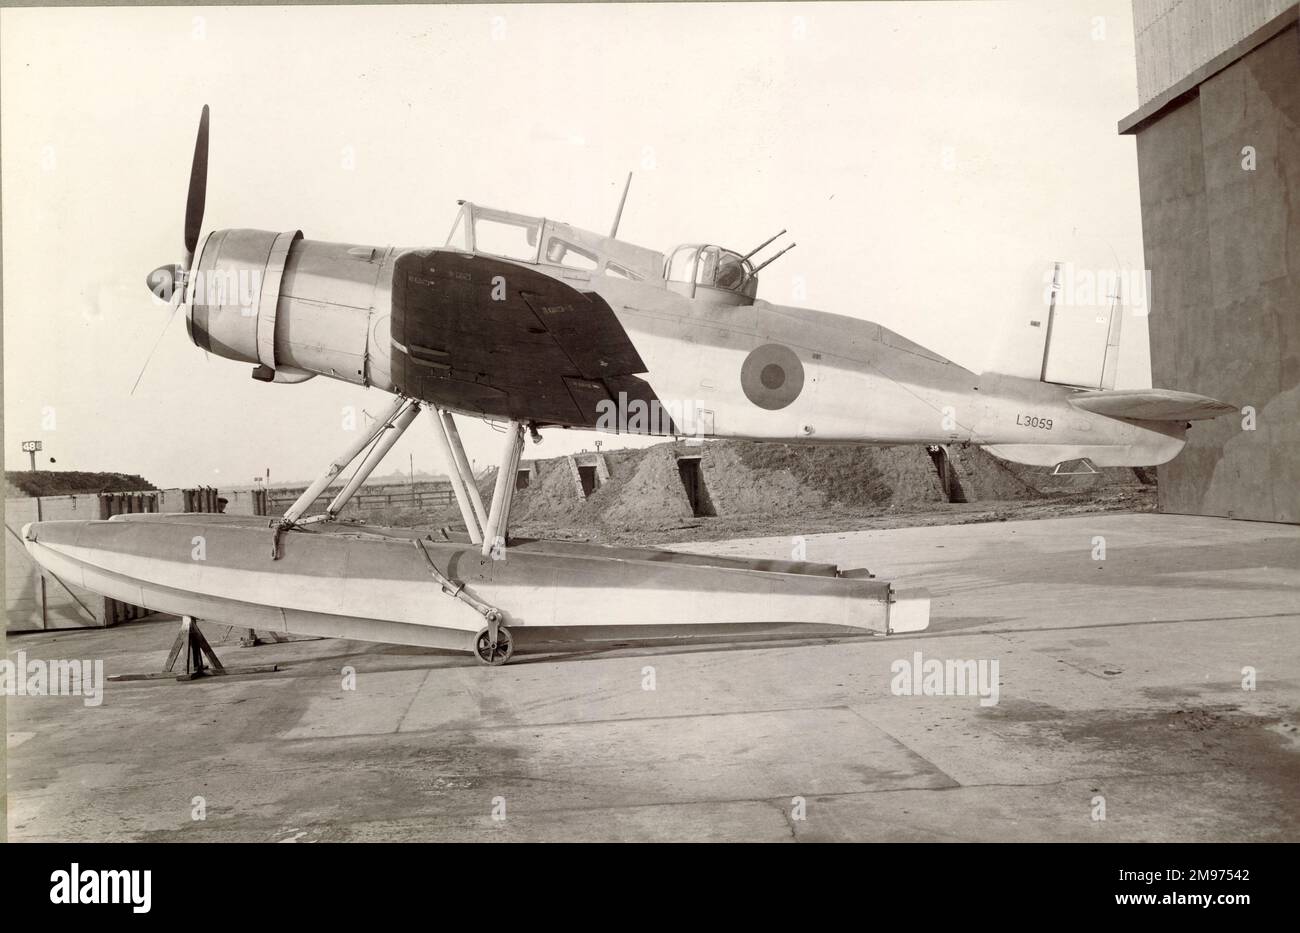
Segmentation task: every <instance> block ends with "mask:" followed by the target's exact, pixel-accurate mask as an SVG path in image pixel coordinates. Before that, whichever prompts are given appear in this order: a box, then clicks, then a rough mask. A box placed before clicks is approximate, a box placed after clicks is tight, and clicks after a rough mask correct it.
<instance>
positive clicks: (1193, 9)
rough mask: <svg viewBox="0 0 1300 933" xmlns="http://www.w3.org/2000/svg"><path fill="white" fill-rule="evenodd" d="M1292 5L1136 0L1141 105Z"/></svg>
mask: <svg viewBox="0 0 1300 933" xmlns="http://www.w3.org/2000/svg"><path fill="white" fill-rule="evenodd" d="M1292 6H1295V0H1133V33H1134V39H1135V42H1136V46H1137V81H1138V103H1139V105H1141V104H1145V103H1147V101H1149V100H1151V99H1152V98H1154V97H1157V96H1159V95H1160V94H1162V93H1163V92H1165V91H1167V90H1168V89H1169V88H1171V87H1173V85H1175V84H1177V83H1178V82H1179V81H1181V80H1182V79H1183V78H1185V77H1187V76H1188V75H1189V74H1191V73H1192V72H1193V71H1195V70H1196V69H1197V68H1199V67H1201V66H1202V65H1204V64H1205V63H1206V62H1208V61H1210V60H1211V59H1213V58H1214V57H1215V56H1216V55H1218V54H1220V53H1221V52H1226V51H1227V50H1228V49H1230V48H1232V46H1234V45H1235V44H1236V43H1238V42H1240V41H1241V40H1242V39H1244V38H1246V37H1247V36H1248V35H1250V34H1251V33H1252V32H1254V31H1255V30H1256V29H1258V28H1259V27H1261V26H1263V25H1264V24H1265V23H1267V22H1268V21H1269V20H1271V19H1272V18H1273V17H1275V16H1277V15H1278V14H1279V13H1281V12H1282V11H1283V10H1285V9H1287V8H1288V7H1292Z"/></svg>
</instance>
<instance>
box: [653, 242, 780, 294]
mask: <svg viewBox="0 0 1300 933" xmlns="http://www.w3.org/2000/svg"><path fill="white" fill-rule="evenodd" d="M664 278H666V279H667V280H668V287H669V288H671V289H672V290H673V291H675V292H679V293H681V294H684V295H688V296H690V297H691V298H697V297H706V296H707V297H709V298H714V299H723V300H728V299H729V300H730V301H732V302H735V303H737V304H748V303H749V302H751V301H753V300H754V295H755V293H756V292H757V291H758V277H757V276H756V275H755V274H754V267H753V265H752V264H751V263H750V262H749V260H748V259H746V258H745V257H743V256H741V255H740V253H737V252H735V251H734V250H729V249H724V248H723V247H721V246H709V245H707V244H705V245H693V244H687V245H685V246H679V247H677V248H676V249H674V250H673V251H672V252H671V253H669V255H668V264H667V266H666V268H665V272H664Z"/></svg>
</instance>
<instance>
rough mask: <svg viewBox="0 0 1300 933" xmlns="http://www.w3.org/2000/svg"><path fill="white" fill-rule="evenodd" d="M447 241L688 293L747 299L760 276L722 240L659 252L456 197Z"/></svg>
mask: <svg viewBox="0 0 1300 933" xmlns="http://www.w3.org/2000/svg"><path fill="white" fill-rule="evenodd" d="M460 205H461V208H460V213H459V214H458V215H457V216H456V222H455V223H454V224H453V225H452V228H451V235H450V236H448V237H447V246H449V247H451V248H453V249H460V250H465V251H466V252H472V253H487V254H489V255H492V256H500V257H502V258H503V259H511V260H514V261H515V262H526V263H531V264H533V265H542V266H558V267H560V268H563V269H571V270H574V271H577V272H582V273H587V274H588V275H594V276H598V275H607V276H611V277H613V278H618V279H626V280H629V281H633V282H647V283H650V284H656V285H658V284H666V285H667V287H668V288H669V289H671V290H672V291H675V292H677V293H678V294H680V295H685V296H686V297H688V298H702V299H707V300H710V301H721V302H725V303H727V304H750V303H752V302H753V300H754V295H755V293H756V292H757V291H758V277H757V276H756V275H755V274H754V267H753V265H752V264H751V263H750V262H749V260H748V259H747V258H745V257H744V256H742V255H740V254H739V253H737V252H735V251H733V250H729V249H723V248H722V247H721V246H710V245H707V244H705V245H686V246H679V247H677V248H676V249H674V250H673V251H672V253H671V255H670V256H669V258H668V261H667V262H665V261H664V255H663V253H657V252H655V251H654V250H651V249H646V248H644V247H641V246H635V245H633V244H631V243H626V242H624V241H623V240H617V239H614V238H612V237H607V236H602V235H601V234H599V233H592V232H591V231H590V230H582V229H580V228H578V227H572V226H570V225H569V224H564V223H559V222H558V221H554V220H547V219H546V218H544V217H531V216H529V215H527V214H516V213H513V212H511V211H500V210H495V209H493V208H490V207H481V206H479V205H477V204H471V203H470V202H468V201H461V202H460Z"/></svg>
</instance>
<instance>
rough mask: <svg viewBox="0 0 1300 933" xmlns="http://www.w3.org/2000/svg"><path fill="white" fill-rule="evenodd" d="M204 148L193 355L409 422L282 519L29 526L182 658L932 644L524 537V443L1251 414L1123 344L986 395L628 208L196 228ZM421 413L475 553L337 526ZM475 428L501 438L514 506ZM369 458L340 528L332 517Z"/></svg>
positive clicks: (880, 626) (347, 458)
mask: <svg viewBox="0 0 1300 933" xmlns="http://www.w3.org/2000/svg"><path fill="white" fill-rule="evenodd" d="M207 153H208V110H207V108H206V107H205V108H204V110H203V117H202V119H201V121H200V125H199V134H198V141H197V143H196V146H195V153H194V161H193V166H192V168H191V174H190V186H189V195H188V199H187V203H186V215H185V232H184V246H185V252H184V258H183V261H182V262H181V263H179V264H176V265H169V266H163V267H160V268H159V269H156V270H154V272H153V273H151V274H150V276H149V284H150V287H151V289H152V290H153V291H154V292H155V294H156V295H158V296H159V297H160V298H165V299H166V300H168V301H169V302H170V304H171V308H172V311H171V314H172V315H174V314H175V313H176V312H177V311H178V310H180V309H181V308H182V307H183V308H184V309H185V317H186V323H187V328H188V333H189V336H190V339H191V340H192V341H193V342H194V343H195V344H196V345H198V346H199V347H201V348H202V349H204V350H205V351H208V352H211V353H213V354H216V355H218V356H222V357H226V358H228V359H231V360H236V361H239V362H242V363H246V364H250V365H251V366H252V375H253V377H254V378H255V379H259V380H263V381H267V382H278V383H299V382H305V381H307V380H309V379H312V378H314V377H316V376H325V377H328V378H331V379H338V380H342V381H344V382H348V383H352V384H354V385H358V386H366V387H372V388H377V389H380V390H382V391H385V392H389V393H392V395H393V396H394V401H393V404H392V408H391V409H390V410H389V411H388V413H387V414H386V415H385V416H384V417H383V418H381V419H379V420H378V421H377V424H376V425H375V426H374V427H373V429H371V430H366V431H358V435H357V437H356V438H355V439H354V440H353V441H352V442H351V443H350V444H349V446H348V448H347V449H346V450H344V451H343V452H342V453H340V454H339V456H338V457H336V458H335V459H334V460H333V461H332V462H331V463H330V464H329V465H328V466H327V467H326V469H325V470H324V471H323V472H322V473H321V475H320V476H318V477H317V478H316V481H315V482H313V483H312V484H311V485H310V486H309V487H308V488H307V490H306V491H304V492H303V493H302V495H301V496H300V497H299V498H298V500H297V501H296V502H295V503H294V504H293V505H292V506H291V507H290V508H289V510H288V511H287V512H286V513H285V514H284V515H283V516H280V517H275V518H272V517H267V516H242V517H241V516H212V515H164V516H149V515H132V516H119V517H118V518H117V519H115V520H112V521H79V522H40V523H35V524H32V525H29V526H27V527H26V528H25V529H24V530H23V537H24V539H25V541H26V544H27V547H28V549H29V551H30V552H31V553H32V555H33V556H34V557H35V558H36V560H37V561H38V562H39V563H41V565H42V566H43V567H45V568H46V569H47V570H48V571H49V572H51V573H54V574H56V575H59V576H60V577H61V578H62V579H65V580H67V581H69V582H73V583H76V584H79V585H81V586H84V587H86V588H88V589H91V590H93V591H95V592H98V593H102V594H104V595H106V596H110V597H112V598H115V599H120V600H123V601H127V602H131V603H134V604H136V605H141V606H146V607H148V608H151V609H155V610H158V611H163V612H171V613H175V614H178V615H183V616H186V617H187V619H186V624H185V626H184V627H183V629H182V637H184V638H189V639H194V638H196V637H198V638H200V641H194V640H191V641H189V642H188V644H189V647H188V648H187V649H186V651H187V657H189V656H191V655H192V656H195V657H198V656H199V655H200V653H201V652H200V648H202V647H203V644H205V643H202V642H201V636H195V635H193V633H194V632H196V631H197V627H196V626H193V625H192V620H193V619H195V618H211V619H217V620H220V621H225V622H228V623H231V624H241V625H247V626H250V627H257V628H267V629H273V630H280V631H285V632H294V633H302V634H310V635H327V636H339V637H347V638H360V639H367V640H374V641H385V642H396V643H402V644H413V645H428V646H435V647H450V648H459V649H464V650H469V651H471V652H473V653H474V654H475V656H476V657H477V658H478V659H479V660H481V661H483V662H485V663H488V664H500V663H503V662H504V661H505V660H507V659H508V658H509V657H510V656H511V654H512V652H513V651H514V646H515V644H516V642H517V641H518V642H520V643H529V642H530V641H531V642H532V643H533V644H546V643H549V641H550V640H554V638H555V637H557V636H556V633H560V634H559V638H560V640H565V639H569V638H572V637H573V636H574V633H580V636H581V638H582V639H583V640H601V639H608V638H613V639H615V640H620V641H621V640H623V639H624V638H626V637H629V636H631V637H645V636H650V637H677V636H678V635H679V634H682V627H683V626H685V627H687V628H688V629H691V630H692V631H694V630H696V629H698V628H700V627H703V628H704V629H705V630H707V631H715V632H716V631H725V632H726V633H727V637H729V638H731V637H736V636H737V635H738V634H741V633H748V632H751V631H752V632H759V633H764V634H766V633H770V632H778V633H784V634H789V633H790V632H792V631H800V632H807V631H821V630H827V629H829V630H832V631H834V632H837V633H841V634H842V633H854V632H857V633H863V632H871V633H877V634H888V633H891V632H906V631H917V630H919V629H923V628H925V627H926V626H927V624H928V618H929V597H928V594H927V593H925V592H924V590H920V589H917V590H899V589H897V588H895V587H893V586H892V585H891V584H890V583H888V582H885V581H881V580H876V579H874V577H873V576H872V575H871V574H869V573H867V572H866V571H865V570H843V569H841V568H839V567H837V566H834V565H830V564H817V563H809V562H806V561H803V560H793V561H779V560H778V561H773V560H739V559H734V558H719V557H713V556H706V555H693V554H684V553H680V552H674V551H651V550H647V549H639V548H604V547H600V546H593V545H579V544H573V543H562V542H538V541H533V542H523V541H513V540H510V539H509V536H508V532H507V529H508V523H509V514H510V507H511V503H512V499H513V495H514V489H515V476H516V472H517V468H518V464H519V458H520V455H521V451H522V447H523V444H524V439H525V437H526V435H527V434H528V433H530V432H531V433H532V434H533V436H534V438H536V437H537V436H538V433H537V432H538V431H539V429H542V428H547V427H561V428H573V429H589V430H603V431H616V432H627V433H638V434H651V435H655V434H659V435H674V436H681V435H689V436H694V437H703V438H710V437H728V438H743V439H749V440H755V441H770V442H780V443H792V442H793V443H815V444H928V445H949V444H980V445H984V446H986V447H987V448H988V449H989V450H991V451H992V452H993V453H994V454H996V455H998V456H1001V457H1005V458H1008V459H1012V460H1017V461H1019V462H1022V463H1030V464H1042V465H1052V464H1060V463H1063V462H1067V461H1075V460H1080V461H1088V462H1090V463H1092V464H1095V465H1097V466H1124V465H1129V466H1147V465H1151V464H1158V463H1163V462H1165V461H1167V460H1168V459H1170V458H1171V457H1173V456H1174V455H1175V454H1177V452H1178V451H1179V450H1180V449H1181V447H1182V445H1183V443H1184V438H1185V432H1186V429H1187V427H1188V422H1189V421H1191V420H1194V419H1196V418H1206V417H1214V416H1216V415H1218V414H1221V413H1224V412H1226V411H1231V410H1233V409H1232V408H1231V406H1227V405H1224V404H1222V403H1219V402H1215V401H1214V400H1212V399H1206V398H1203V397H1201V396H1196V395H1191V394H1188V393H1181V392H1173V391H1168V390H1161V389H1139V390H1119V391H1116V390H1113V389H1111V388H1109V386H1112V385H1113V378H1114V362H1115V359H1114V357H1113V356H1110V355H1109V350H1108V356H1107V359H1106V360H1105V363H1104V365H1103V367H1102V378H1101V380H1100V382H1099V385H1098V386H1097V387H1079V386H1062V385H1056V384H1052V383H1048V382H1045V381H1042V380H1037V381H1035V380H1031V379H1024V378H1017V377H1012V376H1007V375H998V374H989V373H985V374H978V375H977V374H975V373H973V372H971V371H970V370H968V369H965V368H963V367H961V366H958V365H956V364H955V363H953V362H951V361H949V360H946V359H944V358H943V357H941V356H939V355H937V354H935V353H932V352H930V351H928V350H926V349H925V348H924V347H921V346H919V345H917V344H915V343H913V342H912V341H910V340H908V339H906V338H904V337H902V336H900V335H898V334H896V333H894V332H893V331H890V330H888V329H886V328H884V327H881V326H879V325H877V324H873V323H871V322H869V321H865V320H860V319H857V318H851V317H844V316H841V315H837V314H828V313H825V312H820V311H813V310H809V309H806V308H797V307H787V306H782V305H776V304H772V303H770V302H767V301H763V300H760V299H759V298H758V297H757V290H758V273H759V272H760V271H761V269H762V268H764V266H766V265H768V264H770V263H771V262H772V261H774V260H775V259H777V258H778V257H779V256H780V255H781V254H782V253H784V252H785V251H786V250H788V249H789V248H790V247H786V248H785V249H783V250H781V251H780V252H778V253H776V254H775V255H772V256H771V257H770V258H768V259H767V260H766V261H764V262H757V260H756V257H757V255H758V254H759V253H760V252H762V250H764V249H765V248H767V247H768V246H769V245H770V244H771V243H772V242H773V240H775V239H776V237H773V238H772V239H771V240H768V241H767V242H765V243H764V244H762V245H761V246H760V247H758V248H757V249H754V250H750V251H749V252H747V253H744V254H742V253H740V252H739V251H736V250H731V249H726V248H723V247H720V246H716V245H710V244H689V245H685V246H679V247H677V248H675V249H672V250H670V251H669V252H668V253H667V254H662V253H659V252H656V251H654V250H651V249H646V248H644V247H641V246H636V245H634V244H631V243H627V242H624V241H622V240H619V239H618V238H617V237H616V235H615V234H616V232H617V227H618V218H617V217H616V219H615V222H614V228H613V229H612V230H611V233H610V235H609V236H604V235H601V234H597V233H593V232H591V231H587V230H582V229H580V228H577V227H573V226H570V225H568V224H564V223H560V222H557V221H554V220H548V219H546V218H542V217H533V216H528V215H524V214H517V213H513V212H509V211H501V210H494V209H490V208H485V207H481V206H478V205H475V204H471V203H467V202H461V204H460V210H459V213H458V215H457V217H456V221H455V223H454V225H453V228H452V233H451V235H450V237H449V238H448V240H447V241H446V243H444V244H443V245H441V246H438V247H434V248H427V249H397V248H392V247H371V246H361V245H354V244H348V243H328V242H320V241H315V240H310V239H306V238H304V237H303V235H302V233H301V232H300V231H298V230H287V231H282V232H268V231H260V230H242V229H230V230H216V231H213V232H210V233H208V234H207V235H206V236H201V233H202V230H201V228H202V220H203V209H204V202H205V198H206V184H207ZM624 196H625V197H626V191H625V192H624ZM621 210H622V207H621V205H620V214H621ZM783 232H784V231H783ZM778 236H780V234H778ZM170 319H171V318H170V316H169V318H168V320H170ZM1115 320H1116V315H1115V314H1114V313H1113V312H1112V327H1115V326H1116V324H1115ZM1049 327H1050V321H1049ZM1114 344H1117V341H1113V342H1112V341H1110V340H1108V345H1110V346H1112V348H1113V345H1114ZM137 384H138V380H137ZM422 410H427V411H428V412H429V414H430V416H431V418H430V420H431V421H432V423H433V426H434V437H435V440H436V442H437V443H438V445H439V448H440V450H441V452H442V455H443V457H444V460H445V462H446V464H447V467H448V477H449V482H450V484H451V486H452V489H453V492H454V494H455V497H456V501H457V504H458V506H459V508H460V513H461V516H462V518H463V519H464V524H465V530H464V532H459V531H451V530H446V529H444V531H443V532H441V533H440V534H438V535H421V534H418V533H415V532H411V531H406V530H401V529H380V528H372V527H370V526H358V525H356V524H353V523H341V522H337V521H336V519H337V518H338V517H339V515H340V513H341V511H342V509H343V507H344V506H345V505H346V504H347V502H348V500H349V499H350V498H351V496H352V495H353V494H355V492H356V491H357V489H358V488H359V487H360V485H361V484H362V483H363V482H364V481H365V479H366V478H367V477H368V476H369V475H370V473H371V472H372V471H373V470H374V468H375V467H376V466H377V465H378V464H379V462H380V461H381V460H382V459H383V457H384V455H385V454H386V453H387V451H388V450H390V449H391V448H392V446H393V444H394V443H395V442H396V440H397V439H398V438H399V437H400V436H401V434H402V432H403V431H405V430H406V429H407V427H408V426H409V425H410V424H411V423H412V422H413V421H414V420H415V417H416V416H417V414H418V413H419V412H420V411H422ZM456 414H464V415H473V416H477V417H483V418H488V419H494V420H497V421H502V422H506V423H507V430H506V431H505V445H504V450H503V452H502V454H501V459H500V463H499V468H498V471H497V476H496V481H495V488H494V489H493V491H492V493H491V498H490V500H486V501H485V499H484V497H483V496H482V494H481V493H480V490H479V488H478V478H477V477H476V476H475V475H474V473H473V472H472V470H471V469H470V465H469V461H468V458H467V457H466V455H465V450H464V447H463V445H462V444H461V441H460V436H459V432H458V430H457V428H456V423H455V415H456ZM354 461H358V462H359V465H358V466H357V468H356V470H355V471H354V472H353V474H352V475H351V477H350V479H349V480H348V481H347V482H346V483H344V484H343V485H342V488H341V489H339V490H338V492H337V494H335V495H334V496H333V498H332V499H331V500H330V502H329V505H328V506H327V507H326V508H325V510H324V511H323V512H321V513H317V514H308V512H309V511H310V510H311V509H312V508H313V507H314V504H315V502H316V501H317V499H318V497H319V496H320V495H321V494H322V493H325V492H326V490H328V489H330V487H331V485H332V484H333V483H334V481H335V479H336V478H337V477H338V476H339V475H340V474H341V473H342V471H343V470H344V469H345V468H346V467H347V466H348V465H349V464H351V463H353V462H354ZM507 557H508V559H507ZM598 633H599V634H598ZM609 633H612V634H609ZM178 645H180V642H179V641H178ZM177 650H178V651H179V648H178V649H177ZM206 650H208V651H209V652H210V649H206ZM173 654H174V655H175V654H176V652H173Z"/></svg>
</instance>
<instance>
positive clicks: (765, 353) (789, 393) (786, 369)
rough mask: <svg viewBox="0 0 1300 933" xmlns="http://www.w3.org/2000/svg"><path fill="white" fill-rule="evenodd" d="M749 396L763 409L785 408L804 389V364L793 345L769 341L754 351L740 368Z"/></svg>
mask: <svg viewBox="0 0 1300 933" xmlns="http://www.w3.org/2000/svg"><path fill="white" fill-rule="evenodd" d="M740 386H741V388H742V389H744V390H745V397H746V398H748V399H749V400H750V401H751V402H753V403H754V404H755V405H757V406H758V407H759V408H766V409H767V410H768V411H776V410H777V409H780V408H785V406H787V405H789V404H790V403H791V402H793V401H794V400H795V399H796V398H798V397H799V393H800V392H801V391H803V364H802V363H800V362H799V357H798V356H797V355H795V352H794V351H793V350H791V349H790V348H789V347H783V346H781V344H779V343H766V344H763V346H761V347H758V348H757V349H756V350H753V351H751V352H750V354H749V356H747V357H745V362H744V363H743V364H742V365H741V367H740Z"/></svg>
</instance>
